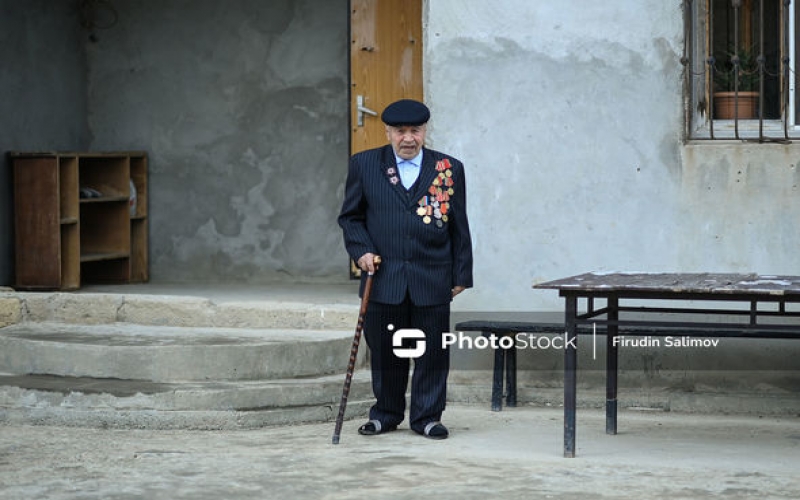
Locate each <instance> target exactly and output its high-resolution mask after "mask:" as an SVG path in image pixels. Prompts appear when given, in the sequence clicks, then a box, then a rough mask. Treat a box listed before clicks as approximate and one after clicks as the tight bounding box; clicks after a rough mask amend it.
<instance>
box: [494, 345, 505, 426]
mask: <svg viewBox="0 0 800 500" xmlns="http://www.w3.org/2000/svg"><path fill="white" fill-rule="evenodd" d="M505 357H506V353H505V349H501V348H500V347H498V348H497V349H495V350H494V373H493V376H492V411H501V410H502V409H503V376H504V375H505V370H504V368H503V367H504V364H505Z"/></svg>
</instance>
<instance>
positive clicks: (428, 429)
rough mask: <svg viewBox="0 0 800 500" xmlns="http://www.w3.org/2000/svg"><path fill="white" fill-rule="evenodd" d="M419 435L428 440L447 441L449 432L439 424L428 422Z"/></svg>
mask: <svg viewBox="0 0 800 500" xmlns="http://www.w3.org/2000/svg"><path fill="white" fill-rule="evenodd" d="M421 434H422V435H423V436H425V437H426V438H430V439H447V437H448V436H449V435H450V431H448V430H447V427H445V426H444V424H443V423H441V422H429V423H428V425H426V426H425V429H424V430H423V431H422V432H421Z"/></svg>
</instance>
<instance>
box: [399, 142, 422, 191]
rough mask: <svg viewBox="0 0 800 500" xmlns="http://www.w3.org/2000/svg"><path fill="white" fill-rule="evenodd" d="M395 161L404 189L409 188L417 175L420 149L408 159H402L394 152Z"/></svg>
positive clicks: (419, 164)
mask: <svg viewBox="0 0 800 500" xmlns="http://www.w3.org/2000/svg"><path fill="white" fill-rule="evenodd" d="M394 158H395V160H396V161H397V172H398V173H399V174H400V181H402V183H403V186H405V188H406V189H410V188H411V186H413V185H414V182H416V180H417V177H419V170H420V166H421V165H422V150H421V149H420V151H419V154H417V156H415V157H414V158H411V159H410V160H404V159H403V158H400V157H399V156H397V155H396V154H395V155H394Z"/></svg>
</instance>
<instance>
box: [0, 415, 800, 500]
mask: <svg viewBox="0 0 800 500" xmlns="http://www.w3.org/2000/svg"><path fill="white" fill-rule="evenodd" d="M9 421H11V419H7V418H3V414H2V412H0V498H3V499H5V500H12V499H13V500H16V499H20V500H21V499H24V500H31V499H53V500H65V499H87V500H88V499H193V500H206V499H208V500H210V499H270V498H276V499H312V498H314V499H320V498H321V499H362V498H371V499H381V498H392V499H412V498H415V499H416V498H423V497H427V496H432V497H436V498H444V499H451V498H452V499H459V500H469V499H476V500H477V499H480V500H483V499H486V498H503V499H516V498H520V499H521V498H526V499H527V498H554V499H573V498H574V499H578V498H581V499H584V498H592V499H604V498H607V499H636V500H642V499H662V498H664V499H667V498H668V499H705V498H709V499H710V498H725V499H756V498H757V499H797V498H798V497H800V475H798V473H797V461H798V457H800V418H798V417H780V418H778V417H763V418H760V417H758V416H726V415H707V414H704V415H696V414H679V413H669V412H653V411H634V410H626V411H622V412H621V413H620V418H619V431H620V433H619V434H618V435H616V436H608V435H606V434H605V432H604V426H605V416H604V414H603V413H602V412H601V411H599V410H579V413H578V429H577V455H578V456H577V457H576V458H573V459H567V458H563V456H562V443H563V435H562V432H563V412H562V410H561V409H560V408H540V407H519V408H508V409H505V410H504V411H502V412H497V413H495V412H490V411H489V410H488V409H487V408H486V406H485V405H480V406H471V405H450V406H449V407H448V410H447V411H446V413H445V419H444V421H445V423H446V424H447V425H448V426H449V427H450V431H451V437H450V439H448V440H445V441H432V440H428V439H425V438H422V437H420V436H418V435H416V434H414V433H412V432H411V431H409V430H408V428H407V427H403V426H401V428H400V429H399V430H398V431H395V432H393V433H389V434H386V435H383V436H377V437H364V436H359V435H358V434H357V433H356V429H357V427H358V425H359V424H360V423H361V422H360V421H348V422H345V425H344V430H343V433H342V437H341V443H340V444H339V445H335V446H334V445H332V444H331V435H332V433H333V423H324V424H311V425H302V426H288V427H271V428H264V429H259V430H242V431H152V430H141V429H138V430H137V429H131V430H119V429H89V428H72V427H48V426H30V425H18V424H11V423H8V422H9ZM2 422H5V423H2Z"/></svg>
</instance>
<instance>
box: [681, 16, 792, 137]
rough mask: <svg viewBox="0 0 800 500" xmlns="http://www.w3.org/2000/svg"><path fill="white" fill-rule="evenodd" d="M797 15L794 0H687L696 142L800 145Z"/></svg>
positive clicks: (689, 129)
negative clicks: (796, 42)
mask: <svg viewBox="0 0 800 500" xmlns="http://www.w3.org/2000/svg"><path fill="white" fill-rule="evenodd" d="M794 11H795V9H794V6H793V5H792V2H791V0H684V1H683V14H684V51H683V57H682V58H681V64H682V65H683V66H684V115H685V134H686V137H687V138H688V139H692V140H730V139H735V140H745V141H754V142H790V141H791V140H797V139H800V127H798V126H797V125H798V123H797V122H798V120H797V116H796V105H795V71H794V68H793V67H792V64H793V63H792V61H793V59H794V51H795V44H794V42H793V40H794V38H795V36H794V30H795V22H794V21H795V12H794ZM748 113H749V114H748Z"/></svg>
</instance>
